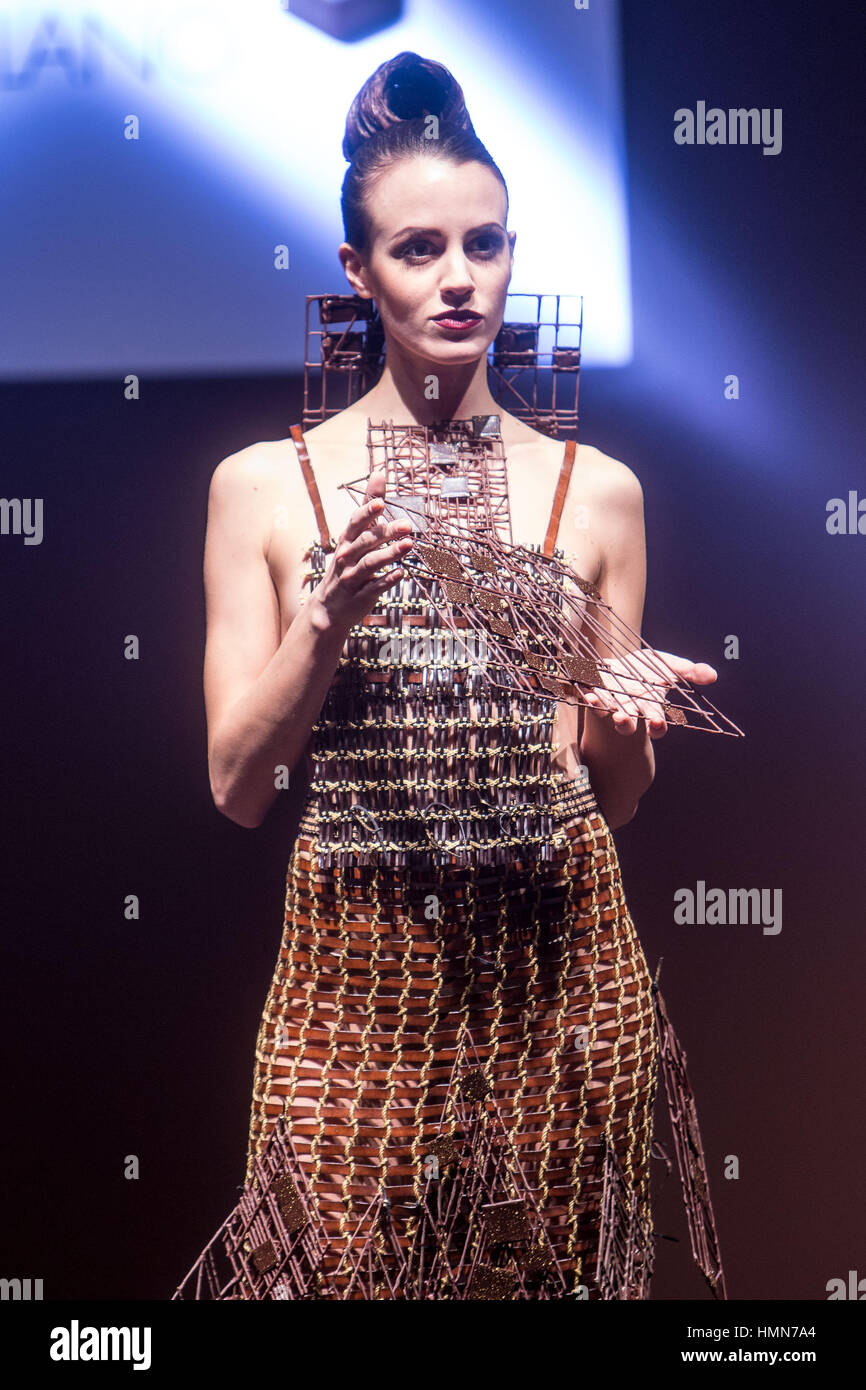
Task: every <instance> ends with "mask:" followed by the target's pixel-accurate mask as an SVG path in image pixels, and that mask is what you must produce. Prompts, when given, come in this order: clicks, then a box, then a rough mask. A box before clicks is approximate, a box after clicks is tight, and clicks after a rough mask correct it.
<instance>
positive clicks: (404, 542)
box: [341, 532, 413, 587]
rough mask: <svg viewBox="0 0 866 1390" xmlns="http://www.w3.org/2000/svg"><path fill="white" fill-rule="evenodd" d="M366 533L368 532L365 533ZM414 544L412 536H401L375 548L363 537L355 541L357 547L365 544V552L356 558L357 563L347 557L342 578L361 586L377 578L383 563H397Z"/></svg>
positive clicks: (345, 581)
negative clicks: (365, 541)
mask: <svg viewBox="0 0 866 1390" xmlns="http://www.w3.org/2000/svg"><path fill="white" fill-rule="evenodd" d="M364 534H365V535H366V532H365V533H364ZM412 544H413V541H412V537H411V536H400V537H399V538H398V539H397V540H396V541H393V542H392V544H391V545H386V546H379V545H378V544H377V546H376V548H375V549H373V548H372V547H371V546H370V545H368V544H364V540H363V537H359V538H358V540H357V541H355V543H354V545H355V548H357V547H358V546H362V545H363V553H362V554H360V556H357V557H356V558H355V563H354V564H353V563H351V562H350V560H349V556H348V555H347V556H346V558H345V563H344V566H343V571H342V575H341V578H342V580H343V582H344V583H349V584H351V583H358V584H359V586H360V587H363V585H364V584H368V583H369V582H370V580H371V579H375V578H377V571H378V570H380V569H381V568H382V566H383V565H389V564H392V563H396V562H397V561H398V560H400V559H401V558H402V556H403V555H405V553H406V551H407V550H409V549H410V548H411V546H412Z"/></svg>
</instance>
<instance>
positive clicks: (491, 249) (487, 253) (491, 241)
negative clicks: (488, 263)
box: [472, 232, 502, 260]
mask: <svg viewBox="0 0 866 1390" xmlns="http://www.w3.org/2000/svg"><path fill="white" fill-rule="evenodd" d="M485 242H486V243H487V244H486V246H485V245H480V243H485ZM472 245H473V246H477V247H479V251H478V254H479V255H480V256H483V257H484V259H485V260H489V259H490V258H491V257H492V256H495V255H497V254H498V252H499V251H501V250H502V237H501V236H500V234H499V232H482V233H481V235H480V236H477V237H476V238H475V240H474V242H473V243H472Z"/></svg>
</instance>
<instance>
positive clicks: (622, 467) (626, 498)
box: [575, 444, 643, 510]
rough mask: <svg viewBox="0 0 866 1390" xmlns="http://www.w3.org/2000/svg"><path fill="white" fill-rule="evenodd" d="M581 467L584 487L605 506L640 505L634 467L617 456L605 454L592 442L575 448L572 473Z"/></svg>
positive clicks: (638, 483) (641, 494)
mask: <svg viewBox="0 0 866 1390" xmlns="http://www.w3.org/2000/svg"><path fill="white" fill-rule="evenodd" d="M578 465H579V467H580V477H581V482H582V484H583V487H584V490H585V491H586V492H587V493H589V492H591V493H592V494H593V495H594V497H595V498H596V499H597V500H601V499H603V500H604V502H605V503H606V504H607V505H608V506H620V507H623V508H625V509H627V510H631V509H634V508H637V507H641V506H642V505H643V488H642V487H641V484H640V479H639V478H638V476H637V474H636V473H635V471H634V469H632V468H629V466H628V464H627V463H623V462H622V461H621V460H620V459H616V458H613V457H612V456H611V455H610V454H605V453H603V452H602V450H601V449H596V448H595V446H594V445H592V444H581V445H580V446H579V448H578V453H577V462H576V464H575V472H577V467H578Z"/></svg>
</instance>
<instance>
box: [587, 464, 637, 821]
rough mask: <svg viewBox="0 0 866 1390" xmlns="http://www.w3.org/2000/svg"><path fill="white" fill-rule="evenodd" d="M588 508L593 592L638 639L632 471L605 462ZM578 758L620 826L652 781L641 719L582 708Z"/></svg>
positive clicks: (601, 648)
mask: <svg viewBox="0 0 866 1390" xmlns="http://www.w3.org/2000/svg"><path fill="white" fill-rule="evenodd" d="M590 507H591V516H592V526H593V534H594V535H595V537H596V539H597V541H598V545H599V548H600V550H601V557H602V567H601V575H600V577H599V581H598V588H599V590H600V592H601V594H602V596H603V598H604V599H605V600H606V601H607V602H608V603H609V604H610V606H611V607H612V608H613V610H614V612H615V613H616V615H617V617H619V618H620V619H622V621H623V622H624V623H627V624H628V626H629V627H630V628H631V629H632V631H634V632H635V633H638V634H639V633H640V628H641V621H642V619H643V605H644V596H645V591H646V541H645V536H644V518H643V492H642V490H641V485H640V483H639V481H638V479H637V477H636V476H635V474H634V473H633V472H632V471H631V469H629V468H627V467H626V466H625V464H622V463H619V462H617V460H615V459H607V458H605V464H604V468H603V469H602V470H601V473H600V476H599V478H598V479H597V481H596V484H595V487H594V495H593V497H592V499H591V502H590ZM599 616H600V615H599ZM594 645H595V646H596V649H597V650H598V652H599V656H600V657H601V659H602V660H604V659H606V658H607V657H608V656H609V650H608V649H607V648H605V647H604V646H603V643H602V642H601V641H600V640H598V641H594ZM654 732H655V730H654ZM580 757H581V761H582V762H584V763H585V764H586V766H587V769H588V771H589V776H590V781H591V783H592V786H593V790H594V791H595V794H596V797H597V799H598V803H599V806H600V807H601V810H602V813H603V815H604V817H605V820H606V821H607V822H608V825H609V826H610V828H611V829H612V830H615V829H616V828H617V827H618V826H620V825H625V824H626V823H627V822H628V821H630V820H631V819H632V817H633V816H634V814H635V811H636V810H637V806H638V802H639V800H640V798H641V797H642V796H643V794H644V792H645V791H647V789H648V788H649V787H650V786H651V785H652V781H653V778H654V776H655V756H654V751H653V747H652V742H651V740H650V735H649V731H648V730H647V725H646V720H644V719H641V718H633V717H631V718H630V717H629V715H628V714H626V713H623V712H622V711H621V710H617V711H616V712H615V713H614V714H612V715H602V714H597V713H595V712H594V711H593V710H592V709H587V710H586V711H585V715H584V722H583V735H582V737H581V741H580Z"/></svg>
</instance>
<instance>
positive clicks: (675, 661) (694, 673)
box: [653, 651, 718, 685]
mask: <svg viewBox="0 0 866 1390" xmlns="http://www.w3.org/2000/svg"><path fill="white" fill-rule="evenodd" d="M653 655H655V656H657V657H659V658H660V659H661V660H662V661H664V662H665V663H666V664H667V665H668V666H670V667H671V669H672V670H674V671H676V673H677V675H678V676H682V677H683V679H684V680H687V681H694V682H695V683H696V684H697V685H708V684H709V683H710V682H711V681H714V680H717V679H718V672H717V671H716V670H715V669H714V668H713V667H712V666H710V665H708V664H707V662H706V661H692V659H691V657H688V656H674V654H673V653H672V652H658V651H655V652H653Z"/></svg>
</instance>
